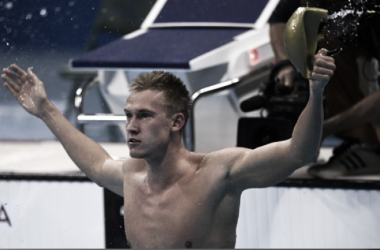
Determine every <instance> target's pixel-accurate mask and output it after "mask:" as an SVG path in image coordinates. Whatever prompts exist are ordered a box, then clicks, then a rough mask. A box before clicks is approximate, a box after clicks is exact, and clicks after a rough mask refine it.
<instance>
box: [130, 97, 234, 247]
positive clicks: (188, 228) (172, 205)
mask: <svg viewBox="0 0 380 250" xmlns="http://www.w3.org/2000/svg"><path fill="white" fill-rule="evenodd" d="M163 101H164V97H163V94H162V93H161V92H157V91H151V90H148V91H143V92H139V93H132V94H131V95H130V97H129V98H128V101H127V104H126V107H125V113H126V116H127V123H126V129H127V133H128V146H129V149H130V156H131V157H134V158H135V159H129V160H127V161H126V162H124V164H123V168H124V172H125V178H124V189H123V190H124V213H125V215H126V216H125V228H126V235H127V239H128V241H129V243H130V244H131V246H132V247H133V248H135V247H136V248H152V247H159V248H168V247H169V248H185V247H186V242H187V244H188V246H189V242H191V246H192V247H194V248H203V247H225V248H226V247H227V248H233V247H234V246H235V238H236V234H235V228H236V224H237V219H238V211H239V200H240V192H237V191H236V190H233V189H231V188H230V187H229V185H228V169H229V168H228V166H226V165H225V163H218V162H215V160H216V159H213V158H217V157H218V154H210V155H208V156H206V155H205V154H198V153H192V152H188V151H187V150H185V149H183V147H178V149H174V150H175V151H176V154H177V156H180V157H173V158H171V157H170V158H169V159H168V160H167V159H163V157H162V156H163V155H165V154H166V153H167V152H168V151H172V150H173V149H172V148H171V147H172V144H174V145H175V147H176V148H177V145H176V144H175V143H173V141H172V137H173V135H172V131H171V127H172V125H173V123H174V121H173V119H171V118H168V117H167V115H166V112H165V109H164V107H163V105H162V102H163ZM132 139H133V140H132ZM169 154H170V153H169ZM136 158H144V160H142V159H136ZM162 163H163V164H162ZM147 165H150V166H147ZM131 166H134V167H131ZM152 175H154V176H155V177H156V178H154V177H151V176H152ZM153 179H154V180H153Z"/></svg>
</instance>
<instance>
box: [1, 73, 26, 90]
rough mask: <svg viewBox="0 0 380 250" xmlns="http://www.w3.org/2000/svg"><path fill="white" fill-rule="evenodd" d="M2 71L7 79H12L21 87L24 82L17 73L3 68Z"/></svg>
mask: <svg viewBox="0 0 380 250" xmlns="http://www.w3.org/2000/svg"><path fill="white" fill-rule="evenodd" d="M3 73H4V74H5V76H6V77H7V78H8V79H12V81H13V82H14V83H16V84H17V85H18V86H20V87H21V86H22V85H23V84H24V80H23V79H21V77H20V76H19V75H17V74H16V73H14V72H13V71H11V70H9V69H3Z"/></svg>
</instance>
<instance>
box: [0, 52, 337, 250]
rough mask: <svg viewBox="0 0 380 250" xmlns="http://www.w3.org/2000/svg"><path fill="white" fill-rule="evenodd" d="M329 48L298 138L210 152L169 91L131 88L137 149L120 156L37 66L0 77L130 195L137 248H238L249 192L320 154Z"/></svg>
mask: <svg viewBox="0 0 380 250" xmlns="http://www.w3.org/2000/svg"><path fill="white" fill-rule="evenodd" d="M325 53H326V52H325V51H322V52H320V53H318V54H317V55H316V56H315V65H314V71H313V80H312V81H310V97H309V102H308V105H307V106H306V108H305V111H304V112H303V113H302V114H301V116H300V117H299V119H298V122H297V124H296V126H295V128H294V132H293V137H292V138H291V139H289V140H286V141H282V142H277V143H272V144H268V145H265V146H263V147H260V148H257V149H255V150H250V149H246V148H227V149H223V150H219V151H216V152H213V153H210V154H207V155H206V154H201V153H194V152H189V151H187V150H186V149H185V148H184V146H183V145H182V143H181V129H182V128H183V127H184V125H185V118H184V115H183V114H182V113H176V114H172V115H168V114H167V113H166V112H165V108H164V105H163V103H164V100H165V99H164V95H163V93H162V92H158V91H154V90H145V91H141V92H133V93H131V95H130V96H129V98H128V100H127V103H126V106H125V113H126V116H127V123H126V130H127V143H128V147H129V149H130V156H131V157H130V158H127V159H126V160H125V161H118V160H114V159H113V158H112V157H111V156H110V155H109V154H108V153H107V152H106V151H105V150H104V149H103V148H102V147H101V146H100V145H99V144H97V143H96V142H94V141H92V140H91V139H90V138H88V137H87V136H85V135H84V134H82V133H81V132H80V131H78V130H77V129H76V128H75V127H74V126H73V125H72V124H71V123H70V122H69V121H68V120H67V119H66V118H65V117H64V116H63V115H62V114H61V112H60V111H59V110H58V109H57V108H56V107H55V106H54V105H53V104H52V103H51V102H50V101H49V100H48V98H47V96H46V92H45V89H44V84H43V83H42V81H40V80H39V79H38V77H37V76H36V75H35V74H33V73H32V71H31V69H28V71H27V72H25V71H24V70H22V69H21V68H19V67H17V66H16V65H11V67H10V68H11V70H9V69H4V70H3V74H2V76H1V78H2V79H3V81H4V86H5V87H6V88H7V90H8V91H9V92H10V93H11V94H12V96H13V97H14V98H15V99H16V100H17V101H18V102H19V104H20V105H21V106H22V107H23V108H24V109H25V110H26V111H28V112H29V113H31V114H33V115H35V116H37V117H39V118H41V119H42V120H43V122H44V123H45V124H46V125H47V126H48V127H49V129H50V130H51V131H52V132H53V134H54V135H55V136H56V137H57V139H58V140H59V141H60V142H61V144H62V146H63V147H64V149H65V150H66V152H67V154H68V155H69V156H70V158H71V159H72V160H73V162H74V163H75V164H76V165H77V166H78V167H79V168H80V169H81V171H83V172H84V173H85V174H86V176H88V177H89V178H90V179H91V180H92V181H94V182H95V183H96V184H98V185H99V186H102V187H105V188H107V189H109V190H111V191H113V192H115V193H116V194H119V195H121V196H123V197H124V209H125V211H124V212H125V226H126V235H127V239H128V240H129V242H130V244H131V246H132V247H133V248H185V247H188V246H191V247H194V248H207V247H213V248H233V247H234V245H235V239H236V234H235V230H236V224H237V219H238V212H239V202H240V196H241V194H242V192H243V191H244V190H245V189H248V188H262V187H268V186H273V185H275V184H277V183H279V182H280V181H282V180H284V179H285V178H286V177H288V176H289V175H290V174H291V173H292V172H293V171H294V170H296V169H297V168H300V167H302V166H304V165H305V164H308V163H310V162H311V161H313V160H314V159H315V157H316V154H317V152H318V149H319V141H320V135H321V133H320V130H321V126H322V100H323V98H322V93H323V89H324V86H325V85H326V83H327V82H328V80H329V79H330V77H331V75H332V74H333V72H334V69H335V64H334V61H333V59H332V58H330V57H326V56H325V55H324V54H325Z"/></svg>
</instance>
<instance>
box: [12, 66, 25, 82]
mask: <svg viewBox="0 0 380 250" xmlns="http://www.w3.org/2000/svg"><path fill="white" fill-rule="evenodd" d="M10 69H11V70H13V71H14V72H15V73H16V74H17V75H19V76H20V78H21V79H22V80H23V81H26V77H27V73H26V72H25V71H24V70H23V69H21V68H20V67H19V66H17V65H16V64H11V66H10Z"/></svg>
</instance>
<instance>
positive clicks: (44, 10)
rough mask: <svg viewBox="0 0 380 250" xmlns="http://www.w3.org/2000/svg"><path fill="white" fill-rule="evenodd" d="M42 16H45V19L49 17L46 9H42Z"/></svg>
mask: <svg viewBox="0 0 380 250" xmlns="http://www.w3.org/2000/svg"><path fill="white" fill-rule="evenodd" d="M40 15H41V16H43V17H45V16H47V10H46V9H45V8H44V9H41V11H40Z"/></svg>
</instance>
